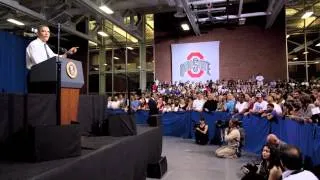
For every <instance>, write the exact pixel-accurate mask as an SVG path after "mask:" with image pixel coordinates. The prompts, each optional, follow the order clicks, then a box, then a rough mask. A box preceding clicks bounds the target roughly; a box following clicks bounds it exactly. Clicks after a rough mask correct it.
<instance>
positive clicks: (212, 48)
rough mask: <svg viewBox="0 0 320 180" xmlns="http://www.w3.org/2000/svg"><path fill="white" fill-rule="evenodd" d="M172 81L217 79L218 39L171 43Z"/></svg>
mask: <svg viewBox="0 0 320 180" xmlns="http://www.w3.org/2000/svg"><path fill="white" fill-rule="evenodd" d="M171 52H172V81H173V82H175V81H182V82H186V81H193V82H200V81H201V82H205V81H207V80H218V79H219V41H211V42H200V43H185V44H171Z"/></svg>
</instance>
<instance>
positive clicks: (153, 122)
mask: <svg viewBox="0 0 320 180" xmlns="http://www.w3.org/2000/svg"><path fill="white" fill-rule="evenodd" d="M160 119H161V118H160V115H159V114H154V115H150V116H149V118H148V124H149V126H151V127H157V126H160V125H161V120H160Z"/></svg>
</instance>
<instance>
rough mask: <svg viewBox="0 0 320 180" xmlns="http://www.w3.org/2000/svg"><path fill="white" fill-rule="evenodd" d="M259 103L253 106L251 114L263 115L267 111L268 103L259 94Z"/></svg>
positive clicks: (257, 96)
mask: <svg viewBox="0 0 320 180" xmlns="http://www.w3.org/2000/svg"><path fill="white" fill-rule="evenodd" d="M256 98H257V101H256V102H255V103H254V104H253V109H252V110H250V112H251V113H260V114H261V113H263V112H264V111H265V110H267V105H268V102H267V101H265V100H263V98H262V95H261V94H260V93H258V94H257V95H256Z"/></svg>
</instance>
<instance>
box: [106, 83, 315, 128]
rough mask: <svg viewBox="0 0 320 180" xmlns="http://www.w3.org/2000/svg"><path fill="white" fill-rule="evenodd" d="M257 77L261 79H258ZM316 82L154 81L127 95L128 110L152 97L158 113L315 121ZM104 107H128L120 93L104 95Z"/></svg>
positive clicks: (142, 107) (144, 106) (142, 105)
mask: <svg viewBox="0 0 320 180" xmlns="http://www.w3.org/2000/svg"><path fill="white" fill-rule="evenodd" d="M260 79H261V78H260ZM319 89H320V81H316V80H315V81H310V82H302V83H297V82H291V81H290V82H285V81H271V82H269V83H263V82H261V81H252V80H248V81H242V80H238V81H234V80H229V81H226V80H221V81H215V82H213V81H207V82H174V83H166V82H164V83H160V82H157V81H156V82H155V83H154V85H153V86H152V88H151V90H149V91H146V92H143V93H141V94H138V93H136V94H132V95H131V105H130V107H131V110H133V111H137V110H139V109H140V110H148V109H149V107H148V101H149V99H151V98H152V99H153V100H155V101H156V103H157V109H158V110H159V112H161V113H166V112H176V111H189V110H193V111H199V112H214V111H223V112H228V113H232V114H242V115H248V114H252V113H254V114H259V115H261V116H262V117H265V118H266V119H269V120H272V119H273V118H274V117H277V116H286V117H289V118H291V119H295V120H298V121H304V122H316V121H317V119H318V118H317V114H319V113H320V112H319V106H320V90H319ZM108 108H110V109H125V110H128V102H127V101H126V100H125V96H124V95H123V94H119V95H115V96H113V97H108Z"/></svg>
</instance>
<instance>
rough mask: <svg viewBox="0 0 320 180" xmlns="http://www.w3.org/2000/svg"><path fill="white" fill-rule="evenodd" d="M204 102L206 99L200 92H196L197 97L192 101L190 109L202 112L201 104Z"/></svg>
mask: <svg viewBox="0 0 320 180" xmlns="http://www.w3.org/2000/svg"><path fill="white" fill-rule="evenodd" d="M205 102H206V100H205V99H204V98H203V95H202V94H201V93H198V94H197V99H195V100H194V101H193V103H192V109H193V110H195V111H198V112H202V109H203V105H204V103H205Z"/></svg>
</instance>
